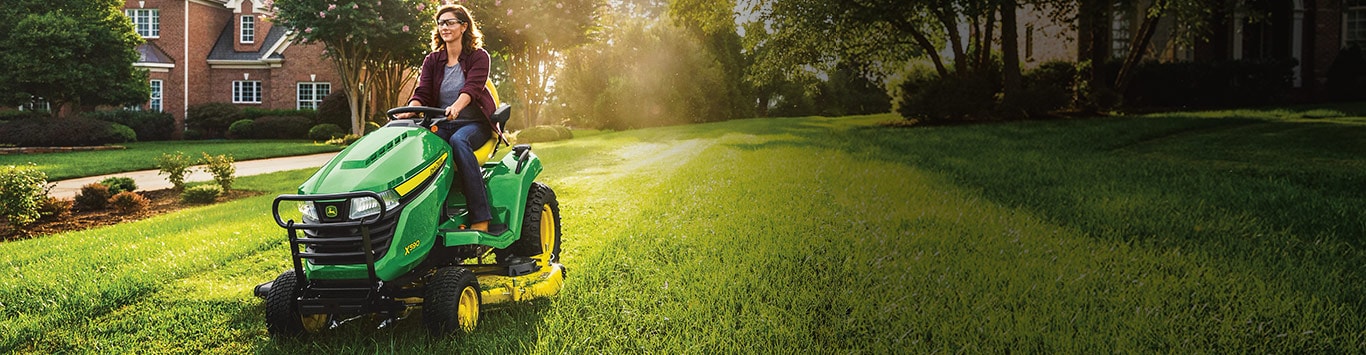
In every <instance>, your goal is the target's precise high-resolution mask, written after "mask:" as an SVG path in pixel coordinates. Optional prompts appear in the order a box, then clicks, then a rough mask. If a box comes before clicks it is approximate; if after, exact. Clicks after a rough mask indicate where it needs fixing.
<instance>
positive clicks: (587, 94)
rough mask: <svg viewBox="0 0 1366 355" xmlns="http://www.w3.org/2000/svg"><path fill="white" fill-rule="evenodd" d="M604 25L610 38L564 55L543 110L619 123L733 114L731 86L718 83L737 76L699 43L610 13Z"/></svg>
mask: <svg viewBox="0 0 1366 355" xmlns="http://www.w3.org/2000/svg"><path fill="white" fill-rule="evenodd" d="M608 25H610V26H611V27H609V30H608V32H606V33H604V36H606V37H607V39H608V40H610V41H612V42H613V43H614V45H612V46H602V47H596V46H586V47H581V48H577V49H574V50H571V51H570V52H569V53H568V54H567V55H566V56H565V68H564V70H563V72H562V73H561V74H560V76H559V78H558V80H557V81H556V83H555V86H556V90H557V98H558V99H559V102H558V105H557V106H555V107H554V109H552V110H548V115H550V116H551V117H557V118H561V119H562V122H569V123H571V124H573V125H575V126H580V127H592V128H607V129H618V130H619V129H630V128H641V127H655V126H664V125H677V124H685V123H696V122H712V121H719V120H724V119H729V118H732V117H733V116H732V115H733V114H734V112H735V111H734V110H733V107H731V106H730V104H729V101H728V100H729V99H730V98H729V97H727V95H730V94H731V93H727V92H725V91H724V90H719V89H718V88H724V87H727V86H728V85H731V83H732V82H733V81H734V80H733V78H727V77H726V75H725V71H724V70H723V69H722V68H721V67H720V66H719V65H717V59H716V58H714V57H712V55H711V54H710V52H709V51H707V50H705V47H704V45H703V43H701V42H699V41H698V40H697V39H695V38H692V37H690V36H688V35H687V34H686V33H685V32H684V31H682V30H681V29H679V28H677V27H673V26H671V25H669V24H664V23H655V22H654V21H649V20H645V19H636V18H629V17H627V18H612V19H610V20H609V22H608ZM605 68H612V69H611V70H605ZM519 109H520V108H519ZM516 111H517V110H513V112H514V113H515V112H516ZM553 123H558V122H553Z"/></svg>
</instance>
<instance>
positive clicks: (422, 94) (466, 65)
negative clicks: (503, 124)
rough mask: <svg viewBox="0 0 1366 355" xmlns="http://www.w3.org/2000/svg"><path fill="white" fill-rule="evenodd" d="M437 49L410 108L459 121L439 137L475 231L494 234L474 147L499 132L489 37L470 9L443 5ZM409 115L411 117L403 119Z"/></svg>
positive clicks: (442, 126)
mask: <svg viewBox="0 0 1366 355" xmlns="http://www.w3.org/2000/svg"><path fill="white" fill-rule="evenodd" d="M432 47H434V48H435V49H436V51H435V52H432V53H431V54H428V55H427V58H426V59H424V60H423V61H422V72H421V74H420V75H419V76H418V81H417V88H416V89H415V90H414V91H413V97H412V99H410V100H408V106H431V107H441V108H445V109H446V117H448V118H450V117H454V118H455V119H454V120H449V119H448V120H442V121H439V122H437V123H436V125H437V131H436V134H437V135H439V136H441V137H442V138H445V139H446V141H447V142H449V143H450V144H451V150H452V151H453V152H454V157H453V158H454V159H455V168H456V170H457V172H456V173H457V174H458V175H459V176H458V177H457V179H458V180H459V181H460V188H461V191H462V192H463V193H464V194H465V201H466V202H467V203H468V208H469V218H468V219H467V220H466V221H467V223H468V226H469V229H474V230H479V231H483V232H488V230H489V229H488V228H489V227H488V226H489V220H490V219H492V215H491V213H490V212H489V196H488V192H487V190H485V189H484V181H483V177H482V176H481V174H480V171H479V162H478V161H477V160H475V157H474V149H475V148H477V147H479V146H482V145H483V144H484V142H487V141H488V140H489V137H491V136H492V134H493V133H495V132H494V128H493V125H492V123H490V122H489V119H488V118H489V117H490V116H492V115H493V109H494V107H493V96H492V95H491V94H489V92H488V89H485V88H484V84H485V82H486V81H487V80H488V76H489V53H488V52H487V51H485V50H484V49H483V47H484V34H483V33H481V32H479V28H478V26H476V25H475V23H474V17H473V16H471V15H470V11H469V10H468V9H466V8H465V7H464V6H460V5H442V6H441V7H439V8H437V10H436V30H435V31H434V32H433V33H432ZM406 117H411V114H408V115H403V117H400V118H406ZM498 133H499V134H501V132H498Z"/></svg>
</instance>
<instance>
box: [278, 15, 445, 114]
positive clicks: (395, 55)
mask: <svg viewBox="0 0 1366 355" xmlns="http://www.w3.org/2000/svg"><path fill="white" fill-rule="evenodd" d="M435 5H436V4H435V2H432V1H425V0H389V1H382V0H381V1H375V2H369V1H364V2H361V1H348V0H290V1H280V2H273V3H271V4H270V6H271V8H272V10H273V11H272V12H273V13H274V16H273V18H272V20H273V21H275V23H276V24H278V25H281V26H285V27H286V28H289V29H290V30H291V31H292V33H293V34H294V35H295V36H296V37H295V40H296V41H298V42H302V43H321V44H322V45H323V47H324V53H325V55H326V56H327V57H328V59H331V61H332V63H333V64H334V65H336V67H337V75H338V76H339V77H340V78H341V82H342V87H343V90H344V91H345V92H346V98H347V101H348V102H349V103H350V106H351V133H353V134H364V133H365V117H367V116H369V113H370V110H372V108H371V107H370V105H369V104H370V100H371V94H372V93H373V92H374V91H375V90H382V92H383V94H382V95H380V97H381V98H380V100H379V104H380V105H389V104H393V103H394V102H395V101H398V100H400V99H395V97H398V96H401V95H398V94H394V95H395V96H389V95H390V94H391V93H395V92H397V90H398V87H400V86H401V85H402V83H403V82H404V80H407V78H408V76H409V75H412V74H410V73H407V72H406V69H408V68H414V67H417V66H418V65H420V64H421V62H420V60H421V56H420V54H418V55H416V56H415V55H414V53H422V52H424V50H423V48H425V47H426V46H427V45H428V44H429V43H430V41H431V29H432V26H433V21H432V18H433V16H434V15H435ZM400 68H402V69H400ZM367 84H368V85H367Z"/></svg>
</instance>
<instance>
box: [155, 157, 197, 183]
mask: <svg viewBox="0 0 1366 355" xmlns="http://www.w3.org/2000/svg"><path fill="white" fill-rule="evenodd" d="M190 165H191V163H190V158H189V157H186V156H185V153H182V152H175V155H170V154H166V153H161V157H160V158H157V169H160V170H161V172H159V173H157V175H166V180H167V181H170V182H171V185H172V186H174V187H175V189H176V190H180V189H183V188H185V174H187V173H189V172H190Z"/></svg>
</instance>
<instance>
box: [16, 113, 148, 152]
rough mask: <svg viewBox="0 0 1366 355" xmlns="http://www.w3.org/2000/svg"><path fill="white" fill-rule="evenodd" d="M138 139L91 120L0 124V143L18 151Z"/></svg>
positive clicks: (117, 127)
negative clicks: (25, 148) (24, 148)
mask: <svg viewBox="0 0 1366 355" xmlns="http://www.w3.org/2000/svg"><path fill="white" fill-rule="evenodd" d="M136 139H137V134H136V133H133V130H132V129H130V128H128V127H127V126H124V125H120V124H116V123H109V122H105V121H100V120H96V119H91V118H87V117H71V118H60V119H55V120H54V119H48V118H33V119H25V120H15V121H7V122H4V123H0V143H5V144H13V145H15V146H20V147H54V146H55V147H75V146H94V145H105V144H110V143H123V142H128V141H132V140H136Z"/></svg>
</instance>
